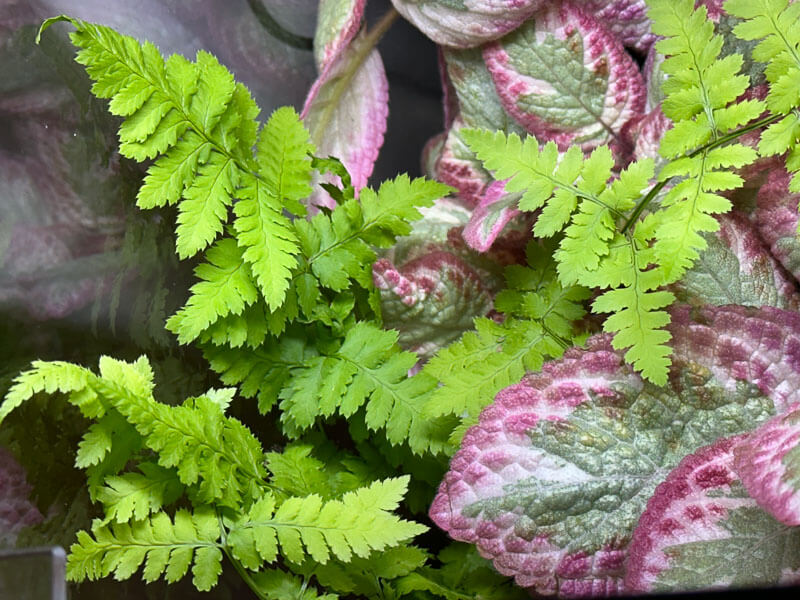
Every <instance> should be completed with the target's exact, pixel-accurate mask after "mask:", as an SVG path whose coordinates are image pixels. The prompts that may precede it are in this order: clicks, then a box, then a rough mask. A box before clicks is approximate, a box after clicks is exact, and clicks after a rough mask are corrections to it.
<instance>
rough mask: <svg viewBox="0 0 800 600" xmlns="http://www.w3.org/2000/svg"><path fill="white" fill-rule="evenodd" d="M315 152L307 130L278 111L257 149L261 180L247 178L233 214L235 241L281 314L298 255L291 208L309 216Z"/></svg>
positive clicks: (294, 117)
mask: <svg viewBox="0 0 800 600" xmlns="http://www.w3.org/2000/svg"><path fill="white" fill-rule="evenodd" d="M313 150H314V148H313V146H312V145H311V143H310V141H309V134H308V131H306V129H305V128H304V127H303V125H302V123H301V122H300V121H299V120H298V118H297V115H296V114H295V113H294V111H293V110H292V109H291V108H287V107H284V108H280V109H278V110H277V111H275V112H274V113H273V115H272V117H270V119H269V121H268V122H267V124H266V126H265V127H264V129H262V131H261V135H260V138H259V142H258V148H257V152H258V154H257V158H256V160H257V162H258V164H259V167H260V169H259V172H260V173H261V176H262V178H257V177H254V176H252V175H248V176H246V177H245V179H244V181H243V183H244V185H243V186H242V189H241V190H240V191H239V192H238V196H239V198H240V200H239V202H237V203H236V205H235V207H234V210H235V213H236V220H235V222H234V228H235V230H236V233H237V240H238V243H239V245H240V246H241V247H243V248H244V249H245V251H244V259H245V260H246V261H247V262H248V263H250V265H251V268H252V270H253V274H254V275H255V279H256V282H257V283H258V286H259V288H260V289H261V293H262V294H263V295H264V299H265V300H266V302H267V304H268V305H269V307H270V309H272V310H275V309H277V308H278V307H279V306H280V305H281V303H282V302H283V300H284V297H285V294H286V289H287V288H288V287H289V279H290V278H291V271H292V269H293V268H294V267H296V266H297V259H296V258H295V256H294V255H296V254H297V253H298V252H299V248H298V246H297V238H296V236H295V234H294V231H293V229H292V225H291V222H290V221H289V219H288V218H287V217H286V216H284V214H283V209H284V207H285V208H287V209H288V210H289V211H290V212H292V213H294V214H296V215H303V214H305V206H304V205H303V204H301V203H300V200H302V199H303V198H305V197H307V196H308V195H309V194H311V185H310V184H311V158H310V153H311V152H313Z"/></svg>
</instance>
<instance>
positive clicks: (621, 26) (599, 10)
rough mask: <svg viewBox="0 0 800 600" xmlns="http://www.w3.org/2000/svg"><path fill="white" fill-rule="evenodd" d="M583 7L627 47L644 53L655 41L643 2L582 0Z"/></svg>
mask: <svg viewBox="0 0 800 600" xmlns="http://www.w3.org/2000/svg"><path fill="white" fill-rule="evenodd" d="M583 7H584V9H585V10H586V11H587V12H590V13H591V14H592V15H594V18H595V19H597V21H598V22H600V23H602V24H603V26H604V27H606V28H607V29H608V31H609V32H610V33H612V34H613V35H614V36H616V38H617V39H618V40H619V41H620V42H622V44H623V45H625V46H627V47H630V48H635V49H636V50H638V51H640V52H646V51H647V49H648V48H649V47H650V46H651V45H652V44H653V42H654V41H655V40H656V36H655V35H654V34H653V32H652V31H650V19H648V18H647V5H646V4H645V2H644V0H584V1H583Z"/></svg>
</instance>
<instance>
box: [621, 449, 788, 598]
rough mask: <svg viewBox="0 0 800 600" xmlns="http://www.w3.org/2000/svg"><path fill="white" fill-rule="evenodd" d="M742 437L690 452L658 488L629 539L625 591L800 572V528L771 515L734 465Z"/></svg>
mask: <svg viewBox="0 0 800 600" xmlns="http://www.w3.org/2000/svg"><path fill="white" fill-rule="evenodd" d="M743 437H744V436H734V437H729V438H723V439H720V440H718V441H717V442H715V443H714V444H712V445H710V446H706V447H704V448H701V449H700V450H698V451H697V452H695V453H694V454H691V455H689V456H687V457H686V458H684V459H683V460H682V461H681V463H680V464H679V465H678V466H677V467H676V468H675V469H674V470H673V471H672V472H671V473H670V474H669V476H668V477H667V479H666V480H665V481H664V483H662V484H661V485H659V486H658V488H656V490H655V493H654V494H653V497H652V498H651V499H650V501H649V502H648V504H647V510H646V511H645V512H644V514H643V515H642V518H641V519H640V520H639V524H638V525H637V527H636V531H635V533H634V535H633V541H632V542H631V545H630V549H629V553H628V561H627V574H626V576H625V591H626V592H651V591H682V592H683V591H686V590H690V589H698V588H727V587H744V586H754V585H760V586H772V585H776V584H779V583H789V582H793V581H796V580H797V577H798V575H800V552H798V551H797V550H798V549H800V529H798V528H796V527H795V528H790V527H786V526H785V525H783V524H781V523H779V522H778V521H776V520H775V519H773V518H772V517H771V516H770V515H769V514H768V513H766V512H764V511H763V510H762V509H761V508H759V507H758V506H757V505H756V502H755V500H753V499H752V498H750V497H749V496H748V495H747V492H746V490H745V489H744V486H742V483H741V481H739V478H738V476H737V475H736V472H735V471H734V468H733V463H734V453H735V452H736V448H737V444H738V443H739V442H741V440H742V438H743Z"/></svg>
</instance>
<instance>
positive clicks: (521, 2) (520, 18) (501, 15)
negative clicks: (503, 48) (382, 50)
mask: <svg viewBox="0 0 800 600" xmlns="http://www.w3.org/2000/svg"><path fill="white" fill-rule="evenodd" d="M392 4H394V7H395V8H396V9H397V12H399V13H400V14H401V15H403V16H404V17H405V18H406V19H408V20H409V21H411V23H413V24H414V26H415V27H417V28H418V29H419V30H420V31H422V33H424V34H425V35H427V36H428V37H429V38H431V39H432V40H433V41H434V42H436V43H437V44H442V45H443V46H453V47H454V48H470V47H472V46H478V45H480V44H482V43H483V42H486V41H488V40H493V39H496V38H499V37H500V36H502V35H504V34H506V33H508V32H509V31H511V30H512V29H515V28H516V27H519V26H520V25H521V24H522V23H523V22H524V21H525V19H527V18H528V17H529V16H530V15H532V14H533V13H534V12H536V10H538V9H539V8H540V7H541V6H543V5H544V4H546V2H545V1H544V0H422V1H420V0H392Z"/></svg>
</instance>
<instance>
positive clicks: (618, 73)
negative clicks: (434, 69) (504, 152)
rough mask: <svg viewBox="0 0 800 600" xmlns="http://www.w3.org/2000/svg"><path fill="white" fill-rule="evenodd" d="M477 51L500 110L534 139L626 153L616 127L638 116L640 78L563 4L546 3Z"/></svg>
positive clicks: (610, 41)
mask: <svg viewBox="0 0 800 600" xmlns="http://www.w3.org/2000/svg"><path fill="white" fill-rule="evenodd" d="M483 57H484V60H485V61H486V65H487V67H488V68H489V72H490V73H491V74H492V79H493V80H494V83H495V87H496V89H497V93H498V95H499V96H500V99H501V101H502V103H503V106H504V107H505V109H506V111H508V113H509V114H510V115H511V116H512V117H514V119H516V120H517V121H518V122H519V123H521V124H522V125H524V126H525V127H526V128H527V130H528V131H529V132H530V133H532V134H534V135H535V136H536V137H537V138H539V139H546V140H552V141H554V142H556V143H557V144H558V145H559V148H561V149H562V150H565V149H566V148H567V147H568V146H570V145H572V144H580V145H581V146H582V147H583V149H584V150H590V149H592V148H595V147H597V146H599V145H601V144H611V145H613V146H615V147H616V148H617V150H618V151H619V152H621V153H622V154H627V151H628V150H629V148H628V145H629V143H628V142H627V141H626V140H624V139H623V138H622V136H621V132H622V129H623V127H624V126H625V124H626V123H628V122H629V121H630V120H632V119H635V118H638V117H640V116H641V115H642V114H643V111H644V104H645V95H646V94H645V85H644V80H643V79H642V76H641V74H640V72H639V68H638V67H637V66H636V63H635V62H634V61H633V59H632V58H631V57H630V56H629V55H628V53H627V52H626V51H625V49H624V48H623V46H622V44H621V43H620V42H619V41H618V40H617V39H616V38H615V37H614V36H613V35H612V34H610V33H609V32H608V31H607V30H606V29H605V28H604V27H603V26H602V25H601V24H600V23H599V22H598V21H596V20H595V19H593V18H592V17H590V16H589V15H588V14H587V13H585V12H583V11H582V10H581V9H579V8H577V7H576V6H575V5H573V4H572V3H571V2H568V1H565V2H556V3H550V4H549V5H548V8H547V9H546V10H544V11H542V12H540V13H537V15H536V16H535V18H534V19H531V20H530V21H528V22H527V23H525V25H523V26H522V27H520V28H519V29H517V30H516V31H514V32H513V33H511V34H509V35H507V36H506V37H504V38H503V39H501V40H498V41H495V42H492V43H490V44H487V45H486V46H485V47H484V50H483Z"/></svg>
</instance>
